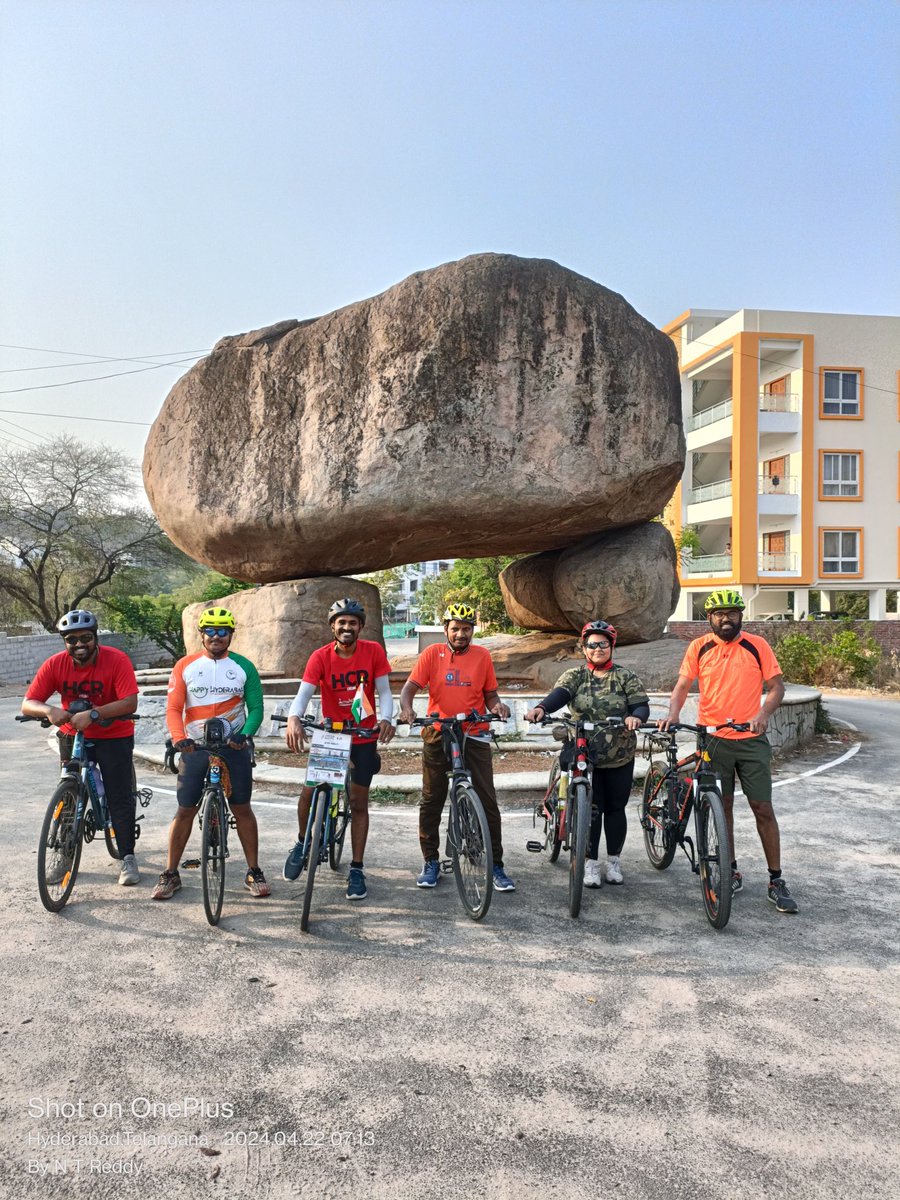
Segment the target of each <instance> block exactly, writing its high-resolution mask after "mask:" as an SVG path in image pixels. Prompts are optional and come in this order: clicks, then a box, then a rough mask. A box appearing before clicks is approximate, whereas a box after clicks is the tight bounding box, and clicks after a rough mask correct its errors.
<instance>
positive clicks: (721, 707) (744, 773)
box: [660, 588, 797, 913]
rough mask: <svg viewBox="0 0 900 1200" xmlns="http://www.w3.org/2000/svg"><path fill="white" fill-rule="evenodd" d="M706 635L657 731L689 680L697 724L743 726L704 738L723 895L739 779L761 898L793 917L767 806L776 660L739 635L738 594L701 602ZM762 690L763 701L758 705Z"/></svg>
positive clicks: (736, 875) (779, 686) (735, 877)
mask: <svg viewBox="0 0 900 1200" xmlns="http://www.w3.org/2000/svg"><path fill="white" fill-rule="evenodd" d="M704 607H705V609H706V614H707V617H708V618H709V624H710V628H711V632H710V633H707V634H704V635H703V637H699V638H695V639H694V640H693V641H692V642H691V643H690V645H689V646H688V648H687V651H686V652H685V655H684V659H683V661H682V663H681V667H680V668H679V671H678V682H677V683H676V684H675V687H674V688H673V690H672V696H671V698H670V700H669V711H668V713H667V714H666V717H665V720H663V721H661V722H660V726H661V727H662V728H663V729H666V728H668V726H669V725H670V724H672V723H676V722H677V721H678V718H679V716H680V715H681V709H682V707H683V706H684V702H685V700H686V699H687V695H688V692H689V691H690V689H691V684H692V683H693V682H694V680H695V679H696V680H698V682H699V686H700V714H699V716H698V718H697V723H698V724H699V725H721V724H722V723H723V722H725V721H734V722H735V723H736V724H739V725H740V724H749V725H750V729H749V731H746V732H738V731H737V730H735V729H721V730H719V732H718V734H717V735H716V736H715V737H712V738H710V739H709V746H708V750H709V757H710V761H711V762H712V764H713V766H714V767H715V769H716V772H717V773H718V774H719V775H720V777H721V780H722V804H723V807H724V809H725V817H726V820H727V822H728V836H729V840H730V842H731V890H732V892H739V891H741V890H742V888H743V877H742V875H741V873H740V871H739V870H738V867H737V859H736V857H735V852H734V781H735V774H737V776H738V778H739V779H740V781H741V786H742V788H743V789H744V794H745V796H746V797H747V802H748V804H749V805H750V808H751V809H752V811H753V815H754V817H755V818H756V829H757V832H758V833H759V840H760V841H761V842H762V848H763V853H764V854H765V856H766V863H767V865H768V868H769V889H768V897H769V900H771V902H772V903H773V904H774V905H775V908H776V909H777V911H778V912H782V913H795V912H797V901H796V900H795V899H794V898H793V896H792V895H791V894H790V892H789V891H788V887H787V884H786V883H785V881H784V879H783V878H782V875H781V837H780V834H779V830H778V821H777V820H776V819H775V810H774V808H773V807H772V748H771V746H770V745H769V741H768V739H767V737H766V729H767V728H768V726H769V718H770V717H771V716H772V713H774V712H775V710H776V709H777V708H778V706H779V705H780V704H781V701H782V700H783V699H784V680H783V677H782V674H781V667H780V666H779V664H778V659H777V658H776V657H775V654H774V653H773V651H772V647H771V646H770V645H769V643H768V642H767V641H766V640H765V638H761V637H756V636H755V635H754V634H752V633H742V632H741V625H742V624H743V612H744V600H743V597H742V596H741V594H740V592H736V591H733V590H732V589H731V588H721V589H720V590H718V591H715V592H712V593H710V595H709V596H708V597H707V599H706V604H705V606H704ZM763 684H765V688H766V695H765V700H764V701H763V698H762V693H763Z"/></svg>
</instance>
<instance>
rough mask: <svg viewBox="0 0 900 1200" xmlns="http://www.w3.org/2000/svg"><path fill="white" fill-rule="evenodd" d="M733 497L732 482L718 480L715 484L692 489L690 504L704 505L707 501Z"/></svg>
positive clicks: (706, 484)
mask: <svg viewBox="0 0 900 1200" xmlns="http://www.w3.org/2000/svg"><path fill="white" fill-rule="evenodd" d="M730 495H731V480H730V479H717V480H716V481H715V483H702V484H701V485H700V486H699V487H695V488H691V494H690V497H689V499H688V503H689V504H703V502H704V501H706V500H722V499H723V498H724V497H726V496H730Z"/></svg>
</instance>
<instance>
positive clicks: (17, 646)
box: [0, 633, 172, 685]
mask: <svg viewBox="0 0 900 1200" xmlns="http://www.w3.org/2000/svg"><path fill="white" fill-rule="evenodd" d="M100 641H101V644H102V645H104V646H116V647H117V648H118V649H119V650H124V651H125V653H126V654H127V655H128V657H129V658H130V659H131V661H132V662H133V663H134V665H135V666H136V667H149V666H171V663H172V656H171V655H170V654H169V652H168V651H167V650H164V649H163V648H162V647H161V646H157V644H156V642H154V641H151V640H150V638H142V637H140V636H139V635H138V634H131V633H103V634H101V635H100ZM62 649H63V644H62V638H61V637H60V636H59V634H56V633H35V634H30V635H29V636H28V637H8V636H7V634H5V633H0V684H12V685H15V684H23V685H24V684H26V683H30V682H31V680H32V679H33V678H34V675H35V672H36V671H37V669H38V667H39V666H40V665H41V663H42V662H44V660H45V659H47V658H49V657H50V655H51V654H56V653H58V652H59V651H60V650H62Z"/></svg>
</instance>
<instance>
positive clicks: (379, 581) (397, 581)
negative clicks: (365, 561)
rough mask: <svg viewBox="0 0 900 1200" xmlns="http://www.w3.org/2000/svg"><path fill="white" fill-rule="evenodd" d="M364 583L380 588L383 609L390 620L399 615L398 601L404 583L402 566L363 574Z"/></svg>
mask: <svg viewBox="0 0 900 1200" xmlns="http://www.w3.org/2000/svg"><path fill="white" fill-rule="evenodd" d="M361 579H362V581H363V583H371V584H372V586H373V587H377V588H378V594H379V595H380V597H381V611H382V613H383V614H384V615H385V617H386V618H387V619H388V620H389V621H393V619H394V617H395V616H396V615H397V601H398V600H399V599H400V592H401V590H402V588H401V585H402V583H403V568H402V567H387V568H386V569H385V570H384V571H372V572H371V574H369V575H363V576H361Z"/></svg>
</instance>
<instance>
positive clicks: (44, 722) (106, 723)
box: [15, 709, 141, 729]
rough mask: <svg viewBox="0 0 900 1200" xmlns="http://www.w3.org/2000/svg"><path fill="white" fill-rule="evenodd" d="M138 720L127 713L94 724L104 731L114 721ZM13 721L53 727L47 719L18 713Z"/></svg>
mask: <svg viewBox="0 0 900 1200" xmlns="http://www.w3.org/2000/svg"><path fill="white" fill-rule="evenodd" d="M81 711H82V712H87V709H82V710H81ZM72 715H73V716H75V715H77V714H74V713H73V714H72ZM140 719H141V714H140V713H128V715H127V716H124V717H103V718H102V719H101V720H99V721H95V722H94V724H95V725H102V726H103V727H104V729H105V728H106V727H107V726H109V725H113V724H114V723H115V722H116V721H139V720H140ZM15 720H17V721H39V722H40V723H41V725H43V727H44V728H45V729H50V727H51V726H52V725H53V722H52V721H51V720H50V718H49V717H26V716H25V714H24V713H19V714H18V716H17V717H16V718H15Z"/></svg>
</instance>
